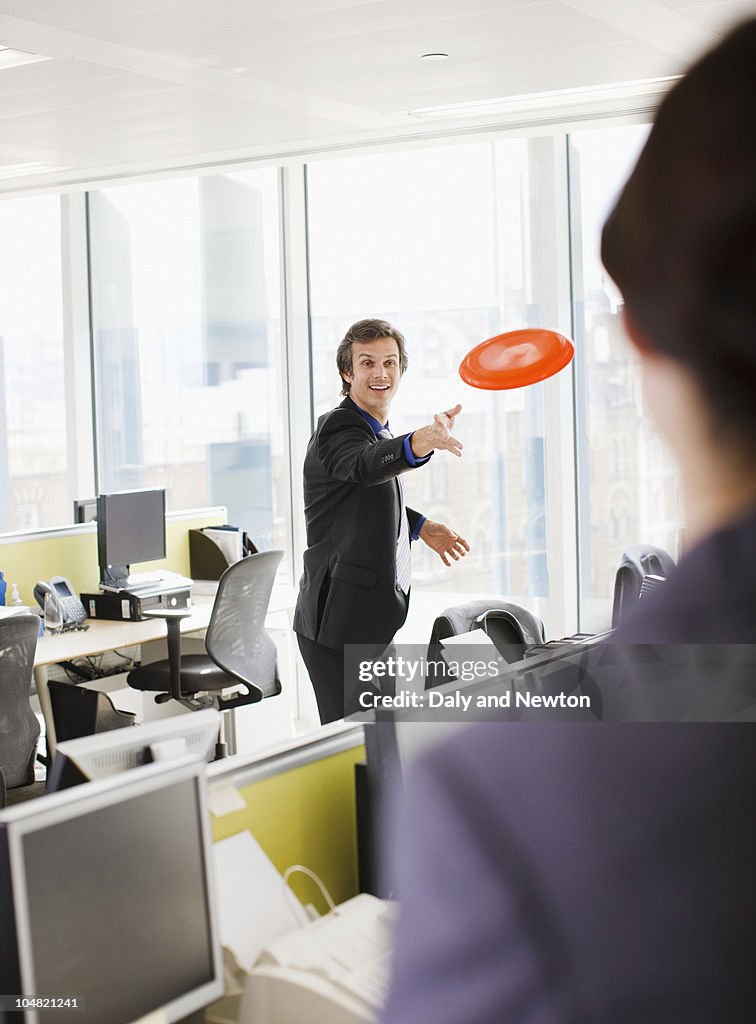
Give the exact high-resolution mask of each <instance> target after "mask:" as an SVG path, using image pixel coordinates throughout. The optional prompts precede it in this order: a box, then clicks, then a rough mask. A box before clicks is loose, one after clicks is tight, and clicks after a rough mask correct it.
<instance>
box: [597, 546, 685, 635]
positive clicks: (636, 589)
mask: <svg viewBox="0 0 756 1024" xmlns="http://www.w3.org/2000/svg"><path fill="white" fill-rule="evenodd" d="M674 567H675V561H674V559H673V558H672V556H671V555H669V554H668V553H667V552H666V551H665V550H664V549H663V548H655V547H652V546H651V545H650V544H631V545H630V546H629V547H627V548H625V550H624V551H623V552H622V559H621V560H620V566H619V569H618V570H617V575H616V576H615V578H614V601H613V604H612V628H613V629H616V627H617V626H618V625H619V624H620V622H621V621H622V619H623V618H624V617H625V615H627V613H628V612H629V611H631V610H632V609H633V608H634V607H635V605H636V604H637V603H638V599H639V597H640V596H641V589H642V588H643V581H644V580H645V579H646V578H647V577H649V576H650V577H654V579H653V580H649V581H648V582H647V584H646V587H645V589H644V590H643V593H644V594H647V593H649V592H650V590H651V589H653V588H654V587H655V586H656V585H658V583H659V582H660V580H662V579H666V578H667V576H669V574H670V573H671V572H672V570H673V569H674Z"/></svg>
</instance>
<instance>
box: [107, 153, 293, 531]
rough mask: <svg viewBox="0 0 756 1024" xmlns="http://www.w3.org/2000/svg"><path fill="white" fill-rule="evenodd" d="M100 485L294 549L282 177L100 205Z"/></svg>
mask: <svg viewBox="0 0 756 1024" xmlns="http://www.w3.org/2000/svg"><path fill="white" fill-rule="evenodd" d="M89 203H90V208H89V209H90V218H89V219H90V243H91V254H92V271H91V272H92V310H93V326H94V353H95V389H96V416H97V445H98V472H99V488H100V490H101V491H109V490H121V489H128V488H133V487H152V486H161V487H162V486H164V487H166V489H167V502H168V507H169V509H181V508H197V507H201V506H204V505H216V504H218V505H226V506H227V507H228V515H229V521H230V522H232V523H235V524H238V525H240V526H242V527H244V528H246V529H247V530H248V531H249V533H250V535H251V536H252V537H253V538H254V540H255V543H256V544H257V546H258V547H261V548H270V547H274V546H275V547H285V548H286V547H288V542H287V537H288V529H287V527H286V525H285V519H286V509H287V501H288V499H287V494H288V485H287V480H288V464H287V463H286V458H285V445H284V440H285V402H284V388H285V380H284V359H283V355H282V341H281V296H280V285H279V235H278V232H279V215H278V185H277V177H276V171H275V169H266V170H257V171H249V172H243V173H227V174H222V175H217V176H212V177H199V178H183V179H180V180H173V181H162V182H158V183H150V184H139V185H130V186H125V187H119V188H109V189H103V190H102V191H99V192H93V193H91V194H90V198H89Z"/></svg>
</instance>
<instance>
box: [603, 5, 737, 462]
mask: <svg viewBox="0 0 756 1024" xmlns="http://www.w3.org/2000/svg"><path fill="white" fill-rule="evenodd" d="M601 256H602V259H603V261H604V265H605V266H606V268H607V270H608V271H609V273H610V274H611V276H612V277H613V278H614V280H615V281H616V283H617V285H618V287H619V289H620V291H621V292H622V294H623V296H624V299H625V303H626V307H627V312H628V315H629V316H630V318H631V320H632V321H633V323H635V324H636V325H637V327H638V328H639V330H640V332H641V333H642V334H643V335H644V336H645V338H646V339H647V340H648V342H649V343H650V344H651V345H653V346H654V347H655V348H656V349H657V350H659V351H661V352H664V353H666V354H667V355H669V356H671V357H672V358H674V359H677V360H679V361H680V362H681V363H684V364H686V365H687V366H688V367H689V368H690V370H691V371H692V372H693V373H694V375H695V377H696V379H697V380H698V383H699V386H700V388H701V391H702V394H703V395H704V397H705V398H706V400H707V401H708V404H709V408H710V411H711V414H712V421H713V423H714V425H715V426H716V427H717V428H719V429H720V431H722V432H723V433H726V434H727V435H729V436H730V437H732V438H733V439H736V440H737V441H738V442H739V443H740V444H741V445H742V443H743V442H746V443H750V445H751V448H752V449H753V440H754V438H756V20H750V21H747V22H745V23H744V24H742V25H740V26H739V27H738V28H736V29H735V30H734V31H732V32H731V33H730V34H729V35H728V36H727V37H726V38H725V39H724V40H723V41H722V42H721V43H720V44H719V45H718V46H716V47H715V48H714V49H713V50H711V51H710V52H709V53H707V54H706V55H705V56H704V57H702V58H701V59H700V60H699V61H698V62H697V63H696V64H694V65H693V67H692V68H691V69H690V71H689V72H688V73H687V75H685V77H684V78H682V79H681V80H680V81H679V82H677V83H676V84H675V85H674V87H673V88H672V89H671V90H670V92H669V93H668V94H667V96H666V97H665V98H664V100H663V102H662V103H661V106H660V107H659V111H658V114H657V117H656V119H655V122H654V125H653V128H652V129H651V133H650V135H649V137H648V140H647V142H646V145H645V146H644V148H643V151H642V153H641V155H640V158H639V159H638V163H637V164H636V166H635V169H634V170H633V172H632V174H631V176H630V178H629V180H628V182H627V184H626V185H625V187H624V189H623V190H622V192H621V194H620V197H619V199H618V200H617V203H616V205H615V207H614V210H613V211H612V213H611V214H610V216H609V218H608V220H607V222H606V224H605V225H604V231H603V236H602V244H601Z"/></svg>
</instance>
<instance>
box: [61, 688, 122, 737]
mask: <svg viewBox="0 0 756 1024" xmlns="http://www.w3.org/2000/svg"><path fill="white" fill-rule="evenodd" d="M47 689H48V692H49V694H50V706H51V708H52V716H53V722H54V723H55V738H56V740H58V741H61V740H76V739H78V738H79V737H80V736H91V735H93V734H94V733H96V732H109V731H110V730H111V729H122V728H123V727H124V726H129V725H133V724H134V719H135V718H136V716H135V715H132V714H130V713H129V712H127V711H118V710H117V708H115V707H113V702H112V701H111V699H110V697H108V695H107V693H100V692H99V691H97V690H90V689H89V688H88V687H87V686H80V685H79V684H77V683H64V682H61V681H59V680H57V679H50V680H49V681H48V683H47Z"/></svg>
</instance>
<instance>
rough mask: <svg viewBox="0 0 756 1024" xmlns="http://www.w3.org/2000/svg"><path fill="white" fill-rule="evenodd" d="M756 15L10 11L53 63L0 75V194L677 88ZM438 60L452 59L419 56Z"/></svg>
mask: <svg viewBox="0 0 756 1024" xmlns="http://www.w3.org/2000/svg"><path fill="white" fill-rule="evenodd" d="M748 14H756V0H275V2H262V0H194V2H186V0H0V44H2V45H5V46H10V47H14V48H17V49H21V50H27V51H31V52H34V53H38V54H42V55H44V56H45V57H49V58H52V59H50V60H46V61H42V62H38V63H34V64H27V65H24V66H20V67H13V68H8V69H5V70H0V193H2V192H9V191H18V190H19V189H24V190H26V189H30V188H39V187H40V186H44V185H49V184H51V183H71V182H80V181H82V182H83V181H87V180H97V179H102V178H107V177H115V176H122V175H124V174H133V173H137V172H141V171H145V170H155V169H163V168H169V167H182V166H187V165H190V164H212V163H214V162H217V161H229V160H237V159H244V158H248V157H258V158H259V157H261V156H270V155H274V156H277V157H278V156H283V155H286V154H293V153H297V152H307V151H308V150H309V151H318V150H322V149H323V148H324V147H331V146H342V145H349V144H352V143H353V142H356V141H360V140H368V139H371V140H375V139H381V138H391V139H393V138H400V137H403V136H408V135H417V134H418V133H419V132H420V133H422V132H424V131H428V130H429V127H430V126H429V123H428V122H425V121H420V120H418V118H417V116H416V115H414V114H410V113H409V112H410V111H416V110H418V109H419V108H426V107H431V106H437V105H443V104H450V103H459V102H466V101H473V100H483V99H487V98H494V97H507V96H521V95H524V94H532V93H540V92H549V91H552V90H563V89H579V88H589V87H593V86H600V85H606V84H608V83H616V82H631V81H638V80H647V79H653V78H658V77H664V76H669V75H676V74H679V73H680V71H681V70H682V69H683V68H684V67H685V65H686V64H687V63H688V62H689V61H690V60H691V59H692V58H693V57H695V56H696V55H697V54H698V53H700V52H701V50H703V49H705V48H706V47H707V46H709V45H711V44H712V43H713V42H715V41H716V39H717V37H718V36H720V35H721V34H722V33H723V31H724V30H726V29H727V28H728V27H729V26H730V25H732V24H733V23H734V22H736V21H737V20H739V19H740V18H742V17H743V16H746V15H748ZM436 51H442V52H445V53H448V54H449V59H448V60H446V61H443V62H438V63H430V62H427V61H423V60H421V59H420V58H421V55H422V54H424V53H428V52H436ZM432 127H433V128H434V129H435V130H438V124H434V125H433V126H432ZM23 165H26V166H23ZM38 165H42V166H41V167H39V166H38ZM16 167H17V172H15V173H14V168H16ZM30 171H33V173H29V172H30Z"/></svg>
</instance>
